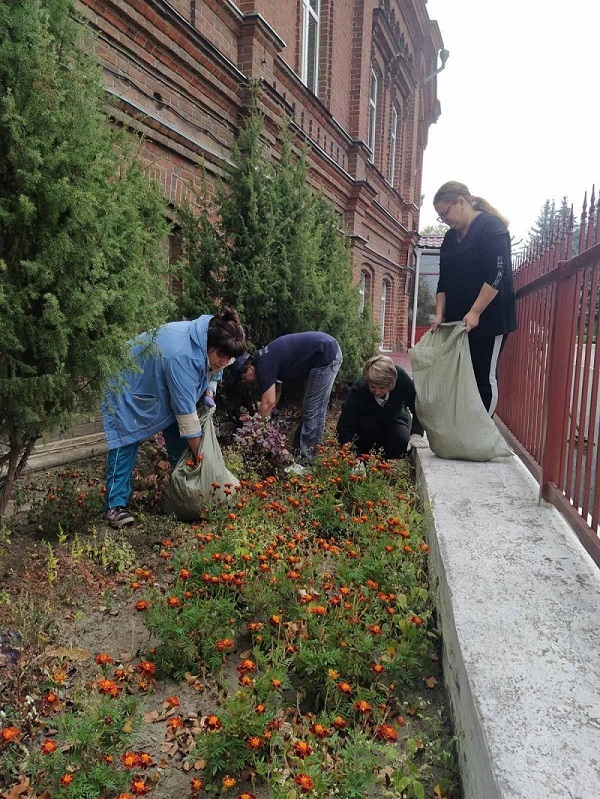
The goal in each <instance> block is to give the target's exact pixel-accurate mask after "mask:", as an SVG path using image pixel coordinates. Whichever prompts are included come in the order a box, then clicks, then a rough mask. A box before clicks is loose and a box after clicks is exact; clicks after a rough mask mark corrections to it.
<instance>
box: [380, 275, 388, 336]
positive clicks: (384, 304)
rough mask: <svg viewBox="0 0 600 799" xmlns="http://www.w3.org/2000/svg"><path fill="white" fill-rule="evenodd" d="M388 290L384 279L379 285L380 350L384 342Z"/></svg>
mask: <svg viewBox="0 0 600 799" xmlns="http://www.w3.org/2000/svg"><path fill="white" fill-rule="evenodd" d="M388 288H390V284H389V281H388V280H387V279H385V278H384V279H383V281H382V283H381V310H380V321H381V349H383V347H384V342H385V317H386V311H387V299H388V296H387V295H388Z"/></svg>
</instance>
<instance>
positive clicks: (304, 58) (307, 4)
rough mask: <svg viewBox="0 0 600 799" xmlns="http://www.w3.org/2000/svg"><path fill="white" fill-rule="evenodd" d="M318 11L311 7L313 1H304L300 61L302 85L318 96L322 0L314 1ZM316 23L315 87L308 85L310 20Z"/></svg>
mask: <svg viewBox="0 0 600 799" xmlns="http://www.w3.org/2000/svg"><path fill="white" fill-rule="evenodd" d="M314 4H315V6H316V10H315V9H314V8H313V7H312V5H311V0H302V52H301V59H300V78H301V80H302V83H304V85H305V86H307V87H308V88H309V89H310V90H311V92H313V94H317V88H318V86H319V27H320V16H321V0H314ZM311 17H312V19H313V21H314V23H315V28H314V37H315V43H314V54H315V55H314V57H315V63H314V85H313V86H309V85H308V50H309V48H308V44H309V39H308V37H309V28H310V24H309V23H310V19H311Z"/></svg>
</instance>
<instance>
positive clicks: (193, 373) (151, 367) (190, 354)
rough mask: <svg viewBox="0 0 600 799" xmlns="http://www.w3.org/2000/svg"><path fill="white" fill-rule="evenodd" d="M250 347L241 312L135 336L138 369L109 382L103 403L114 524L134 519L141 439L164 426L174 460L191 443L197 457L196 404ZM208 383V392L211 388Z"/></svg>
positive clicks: (199, 445)
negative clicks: (133, 488)
mask: <svg viewBox="0 0 600 799" xmlns="http://www.w3.org/2000/svg"><path fill="white" fill-rule="evenodd" d="M245 351H246V338H245V334H244V329H243V327H242V325H241V324H240V320H239V317H238V315H237V313H236V312H235V311H233V310H230V309H226V310H225V311H222V312H221V313H218V314H216V316H208V315H206V316H200V317H198V318H197V319H193V320H192V321H189V322H170V323H169V324H166V325H163V326H162V327H161V328H160V330H159V331H158V333H157V334H156V335H155V336H154V335H152V334H149V333H142V334H141V335H140V336H138V338H137V339H135V341H134V342H133V343H132V347H131V355H132V357H133V358H134V360H135V362H136V364H137V367H138V368H137V370H135V371H131V372H128V373H126V374H123V375H121V376H120V380H118V381H116V383H113V384H112V385H111V386H109V389H108V391H107V392H106V395H105V398H104V402H103V404H102V417H103V423H104V434H105V436H106V442H107V445H108V459H107V467H106V505H105V509H104V510H105V518H106V521H107V522H108V524H109V525H110V526H111V527H115V528H119V527H123V526H124V525H126V524H132V523H133V522H134V521H135V519H134V517H133V516H132V515H131V513H130V512H129V511H128V510H127V502H128V500H129V495H130V493H131V475H132V472H133V469H134V466H135V461H136V456H137V451H138V448H139V445H140V444H141V443H142V441H144V440H145V439H146V438H149V437H150V436H153V435H155V434H156V433H159V432H160V431H162V433H163V435H164V438H165V444H166V447H167V451H168V453H169V460H170V461H171V465H175V464H176V463H177V461H178V460H179V458H180V457H181V455H182V454H183V451H184V450H185V448H186V446H187V447H189V448H190V450H191V451H192V454H193V455H194V457H195V458H197V457H198V454H199V452H200V450H201V448H202V427H201V425H200V420H199V418H198V413H197V411H196V405H197V403H198V402H199V401H200V400H201V399H202V398H203V397H204V403H205V404H209V405H210V403H207V398H210V399H211V401H212V397H211V396H210V394H211V391H210V389H212V390H213V393H214V388H215V387H216V383H214V382H211V381H214V380H219V379H220V377H221V373H222V370H223V369H224V368H225V367H226V366H229V365H230V363H232V362H233V360H234V359H235V358H237V357H238V356H239V355H241V354H242V353H243V352H245ZM207 390H208V392H207Z"/></svg>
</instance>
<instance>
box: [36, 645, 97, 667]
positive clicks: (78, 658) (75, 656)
mask: <svg viewBox="0 0 600 799" xmlns="http://www.w3.org/2000/svg"><path fill="white" fill-rule="evenodd" d="M46 654H47V655H48V656H49V657H51V658H61V659H62V658H67V660H74V661H75V662H76V663H83V662H84V661H85V660H89V659H90V658H91V657H92V653H91V652H88V651H87V649H77V648H71V647H66V646H57V647H56V648H54V649H52V648H50V649H47V650H46Z"/></svg>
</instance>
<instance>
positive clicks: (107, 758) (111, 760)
mask: <svg viewBox="0 0 600 799" xmlns="http://www.w3.org/2000/svg"><path fill="white" fill-rule="evenodd" d="M101 759H102V760H103V761H104V762H105V763H108V765H109V766H112V764H113V763H114V762H115V759H114V757H113V756H112V755H102V758H101Z"/></svg>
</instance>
